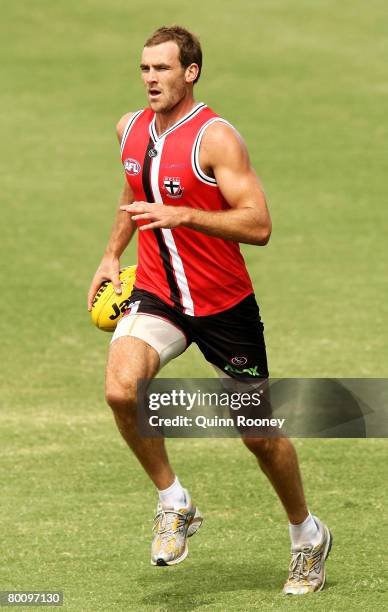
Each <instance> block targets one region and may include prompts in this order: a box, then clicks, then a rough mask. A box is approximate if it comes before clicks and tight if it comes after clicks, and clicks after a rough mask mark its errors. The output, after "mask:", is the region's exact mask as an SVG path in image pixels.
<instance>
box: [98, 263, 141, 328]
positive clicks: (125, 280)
mask: <svg viewBox="0 0 388 612" xmlns="http://www.w3.org/2000/svg"><path fill="white" fill-rule="evenodd" d="M135 280H136V266H128V267H127V268H123V269H122V270H120V281H121V291H122V292H121V293H120V294H117V293H116V292H115V290H114V289H113V285H112V283H111V282H110V281H105V282H104V283H102V285H101V287H100V288H99V290H98V291H97V293H96V295H95V297H94V300H93V305H92V312H91V316H92V321H93V323H94V325H95V326H96V327H98V329H102V330H103V331H108V332H113V331H114V330H115V328H116V325H117V323H118V322H119V321H120V319H121V317H122V316H123V314H124V312H125V311H126V310H128V306H129V304H130V301H131V300H130V299H129V298H130V296H131V293H132V289H133V285H134V284H135Z"/></svg>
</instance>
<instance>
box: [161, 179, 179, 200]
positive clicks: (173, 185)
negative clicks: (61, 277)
mask: <svg viewBox="0 0 388 612" xmlns="http://www.w3.org/2000/svg"><path fill="white" fill-rule="evenodd" d="M163 185H164V190H165V192H166V194H167V195H168V197H169V198H174V199H176V198H181V197H182V195H183V192H184V188H183V187H182V185H181V179H180V177H179V176H165V177H164V179H163Z"/></svg>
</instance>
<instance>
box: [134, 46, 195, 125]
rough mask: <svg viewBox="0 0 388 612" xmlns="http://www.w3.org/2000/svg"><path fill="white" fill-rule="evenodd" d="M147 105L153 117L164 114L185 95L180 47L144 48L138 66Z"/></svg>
mask: <svg viewBox="0 0 388 612" xmlns="http://www.w3.org/2000/svg"><path fill="white" fill-rule="evenodd" d="M140 69H141V74H142V79H143V82H144V85H145V88H146V91H147V96H148V103H149V105H150V107H151V108H152V110H153V111H155V112H156V113H166V112H168V111H170V110H171V109H172V108H174V106H176V104H178V103H179V102H180V101H181V100H182V99H183V98H184V96H185V94H186V92H187V82H186V78H185V73H186V70H185V68H184V67H183V66H182V65H181V63H180V61H179V47H178V45H177V44H176V43H175V42H173V41H168V42H165V43H161V44H160V45H156V46H155V47H144V49H143V53H142V56H141V64H140Z"/></svg>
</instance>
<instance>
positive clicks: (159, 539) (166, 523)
mask: <svg viewBox="0 0 388 612" xmlns="http://www.w3.org/2000/svg"><path fill="white" fill-rule="evenodd" d="M185 493H186V499H187V501H188V504H187V507H186V508H180V509H179V510H175V509H174V508H163V507H162V506H161V504H160V503H158V506H157V508H156V516H155V520H154V526H153V530H154V531H155V536H154V539H153V541H152V548H151V564H152V565H175V564H177V563H180V562H181V561H184V559H186V557H187V553H188V552H189V551H188V547H187V538H190V537H191V536H192V535H194V534H195V533H196V532H197V531H198V529H199V528H200V526H201V525H202V521H203V517H202V515H201V513H200V511H199V510H198V508H197V507H196V506H194V505H193V504H192V501H191V498H190V495H189V494H188V492H187V491H186V490H185Z"/></svg>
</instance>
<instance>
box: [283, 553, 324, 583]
mask: <svg viewBox="0 0 388 612" xmlns="http://www.w3.org/2000/svg"><path fill="white" fill-rule="evenodd" d="M321 557H322V552H321V551H319V550H317V551H315V553H313V552H312V549H305V550H300V551H299V552H297V553H293V554H292V557H291V562H290V567H289V570H290V576H289V578H290V579H293V580H299V579H300V578H308V576H309V574H310V572H312V571H313V570H316V572H319V570H320V564H321Z"/></svg>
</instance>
